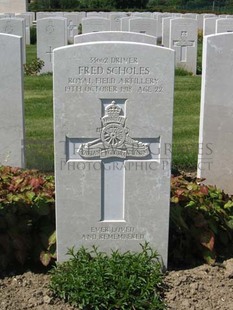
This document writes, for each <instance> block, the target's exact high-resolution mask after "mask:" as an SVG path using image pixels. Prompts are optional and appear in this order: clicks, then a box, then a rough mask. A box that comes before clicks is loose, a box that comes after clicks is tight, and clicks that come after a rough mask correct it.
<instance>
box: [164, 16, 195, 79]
mask: <svg viewBox="0 0 233 310" xmlns="http://www.w3.org/2000/svg"><path fill="white" fill-rule="evenodd" d="M169 47H170V48H172V49H174V50H175V51H176V66H177V67H182V68H184V69H185V70H187V71H189V72H192V73H193V74H196V67H197V21H196V20H195V19H191V18H187V19H185V18H176V19H171V20H170V46H169Z"/></svg>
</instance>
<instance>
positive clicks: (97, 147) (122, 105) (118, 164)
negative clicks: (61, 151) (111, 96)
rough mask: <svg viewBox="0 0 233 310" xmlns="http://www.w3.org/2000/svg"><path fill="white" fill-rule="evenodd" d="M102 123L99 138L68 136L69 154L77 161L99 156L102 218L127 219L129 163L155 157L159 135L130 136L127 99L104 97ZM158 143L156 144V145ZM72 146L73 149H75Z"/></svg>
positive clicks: (110, 219) (120, 220) (114, 220)
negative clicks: (136, 137)
mask: <svg viewBox="0 0 233 310" xmlns="http://www.w3.org/2000/svg"><path fill="white" fill-rule="evenodd" d="M102 111H103V112H102V117H101V123H102V126H101V127H100V128H99V130H98V132H99V133H100V137H99V138H97V139H94V140H93V139H76V138H67V141H66V145H67V152H66V154H67V153H68V154H72V152H73V154H74V156H73V158H71V157H70V156H68V158H69V159H71V160H72V159H78V160H81V161H83V160H88V159H89V160H94V159H95V158H98V159H100V164H101V215H100V220H101V221H107V222H124V221H125V173H126V163H127V162H129V161H134V162H135V163H137V162H138V161H140V160H143V161H145V160H150V159H155V157H153V155H152V152H151V147H152V149H153V150H154V148H156V147H157V148H159V143H160V137H158V138H154V139H146V138H143V139H139V140H140V141H138V140H136V139H134V138H131V137H130V132H129V129H128V128H127V127H126V99H115V100H113V101H111V100H106V99H103V100H102ZM155 145H156V147H154V146H155ZM72 149H73V150H72ZM156 155H158V154H156Z"/></svg>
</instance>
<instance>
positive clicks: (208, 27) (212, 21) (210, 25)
mask: <svg viewBox="0 0 233 310" xmlns="http://www.w3.org/2000/svg"><path fill="white" fill-rule="evenodd" d="M216 20H217V17H210V18H205V19H204V21H203V36H208V35H210V34H215V32H216Z"/></svg>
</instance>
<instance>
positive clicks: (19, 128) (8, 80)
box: [0, 34, 25, 168]
mask: <svg viewBox="0 0 233 310" xmlns="http://www.w3.org/2000/svg"><path fill="white" fill-rule="evenodd" d="M0 46H1V48H0V68H1V70H0V79H1V91H0V102H1V105H0V119H1V130H0V165H4V166H12V167H22V168H24V166H25V163H24V102H23V62H22V60H23V49H22V47H23V46H22V38H21V37H19V36H14V35H8V34H0Z"/></svg>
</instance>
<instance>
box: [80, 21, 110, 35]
mask: <svg viewBox="0 0 233 310" xmlns="http://www.w3.org/2000/svg"><path fill="white" fill-rule="evenodd" d="M98 31H110V20H109V19H107V18H103V17H87V18H83V19H82V33H89V32H98Z"/></svg>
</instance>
